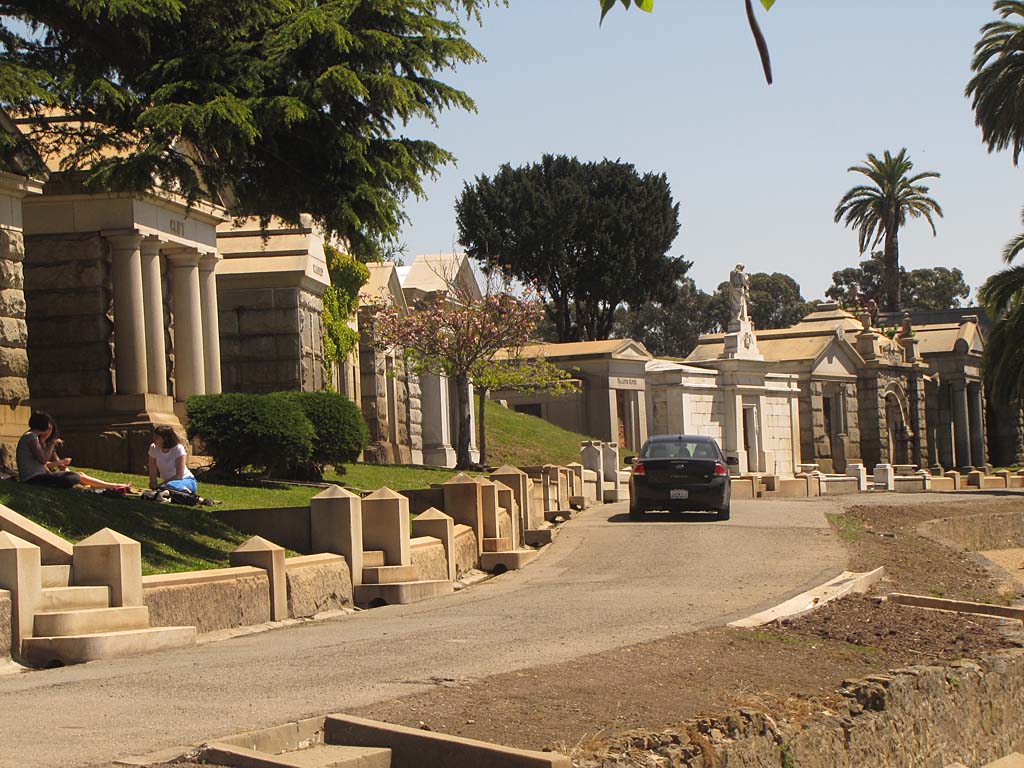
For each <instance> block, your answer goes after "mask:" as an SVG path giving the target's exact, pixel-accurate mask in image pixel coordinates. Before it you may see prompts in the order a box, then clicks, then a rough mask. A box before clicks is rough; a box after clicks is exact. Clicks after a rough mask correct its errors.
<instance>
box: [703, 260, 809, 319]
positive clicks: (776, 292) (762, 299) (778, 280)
mask: <svg viewBox="0 0 1024 768" xmlns="http://www.w3.org/2000/svg"><path fill="white" fill-rule="evenodd" d="M715 301H716V304H717V313H716V315H717V317H718V318H720V320H719V323H720V327H721V328H724V327H725V325H726V324H727V323H728V322H729V283H727V282H725V283H721V284H720V285H719V286H718V291H717V293H716V294H715ZM813 309H814V304H813V303H812V302H809V301H806V300H805V299H804V297H803V295H802V294H801V293H800V284H799V283H798V282H797V281H796V280H794V279H793V278H792V277H790V276H789V275H785V274H783V273H781V272H773V273H772V274H768V273H766V272H753V273H751V275H750V302H749V310H750V319H751V320H752V321H753V322H754V327H755V328H758V329H760V330H767V329H768V328H788V327H789V326H791V325H795V324H796V323H799V322H800V321H801V320H802V319H803V318H804V316H806V315H807V314H808V313H809V312H811V311H812V310H813Z"/></svg>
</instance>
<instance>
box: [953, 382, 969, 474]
mask: <svg viewBox="0 0 1024 768" xmlns="http://www.w3.org/2000/svg"><path fill="white" fill-rule="evenodd" d="M950 392H951V394H952V396H953V432H954V442H955V448H956V466H957V468H958V469H966V468H968V467H971V466H973V465H972V464H971V443H970V432H971V431H970V426H969V422H968V417H967V385H966V384H965V383H964V382H962V381H957V382H952V383H951V384H950Z"/></svg>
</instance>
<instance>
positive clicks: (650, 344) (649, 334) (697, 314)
mask: <svg viewBox="0 0 1024 768" xmlns="http://www.w3.org/2000/svg"><path fill="white" fill-rule="evenodd" d="M687 265H689V262H687ZM728 311H729V310H728V302H726V304H725V305H724V306H723V305H722V303H721V301H719V300H718V297H717V296H712V295H710V294H708V293H705V292H704V291H702V290H700V289H699V288H698V287H697V284H696V283H695V282H694V281H693V278H690V277H684V278H682V279H681V280H680V281H679V282H678V283H677V284H676V294H675V297H674V300H673V301H670V302H664V303H662V302H654V301H648V302H644V303H643V304H640V305H639V306H636V307H628V308H626V307H623V308H621V309H619V311H618V312H617V313H616V316H615V332H614V333H615V336H616V337H619V338H624V339H635V340H636V341H639V342H640V343H641V344H643V345H644V346H645V347H647V349H648V350H649V351H650V353H651V354H652V355H655V356H656V357H686V356H687V355H689V354H690V353H691V352H692V351H693V348H694V347H696V346H697V339H699V338H700V337H701V336H702V335H703V334H705V333H714V332H715V331H718V330H721V329H722V328H723V327H724V323H725V322H726V321H727V320H728ZM723 312H724V314H723Z"/></svg>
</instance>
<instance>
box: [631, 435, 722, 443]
mask: <svg viewBox="0 0 1024 768" xmlns="http://www.w3.org/2000/svg"><path fill="white" fill-rule="evenodd" d="M676 440H689V441H690V442H691V443H713V442H715V439H714V438H713V437H708V436H707V435H651V436H650V437H649V438H647V442H649V443H670V442H675V441H676Z"/></svg>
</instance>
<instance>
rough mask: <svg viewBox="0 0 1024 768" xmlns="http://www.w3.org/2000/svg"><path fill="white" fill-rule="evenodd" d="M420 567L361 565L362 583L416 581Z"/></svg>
mask: <svg viewBox="0 0 1024 768" xmlns="http://www.w3.org/2000/svg"><path fill="white" fill-rule="evenodd" d="M419 575H420V569H419V568H418V567H416V566H415V565H375V566H371V567H369V568H367V567H366V566H363V584H400V583H402V582H406V581H416V580H417V578H418V577H419Z"/></svg>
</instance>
